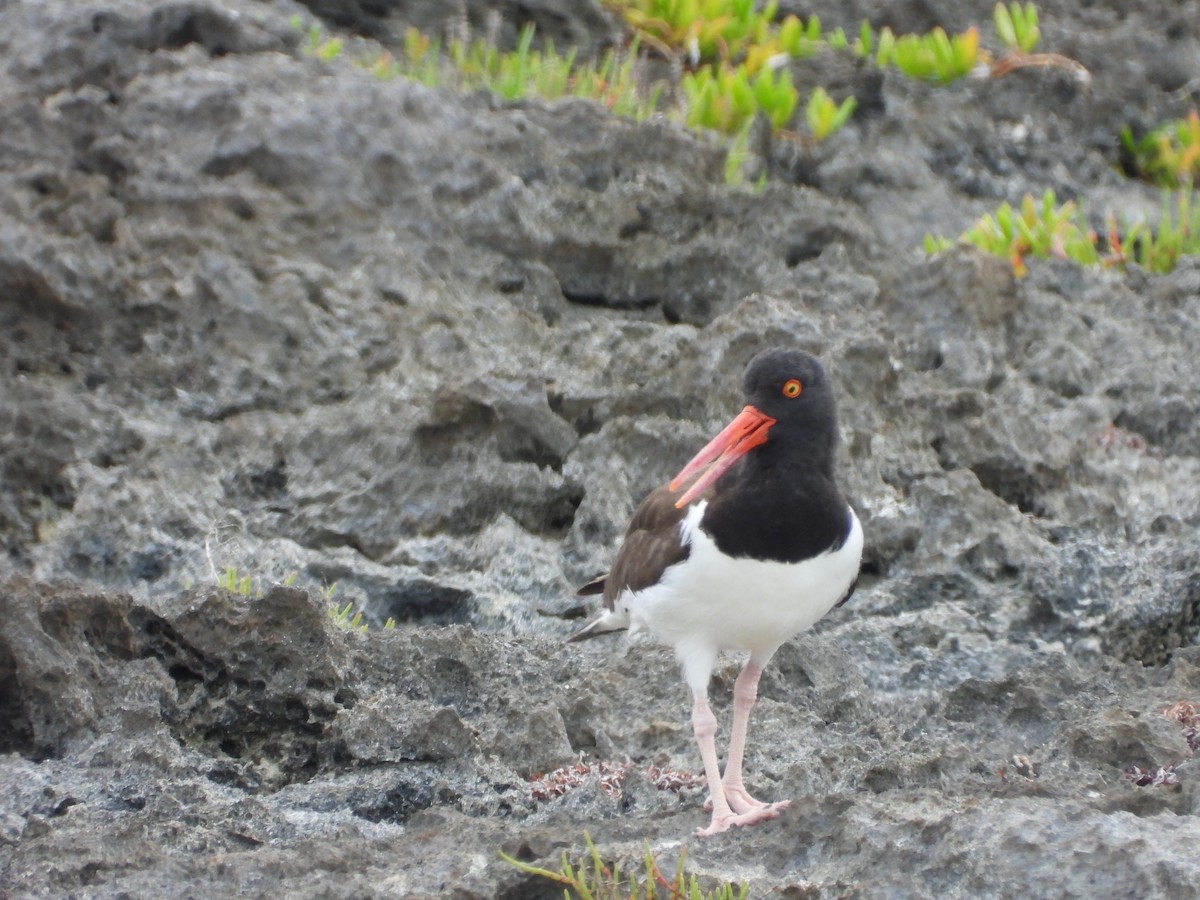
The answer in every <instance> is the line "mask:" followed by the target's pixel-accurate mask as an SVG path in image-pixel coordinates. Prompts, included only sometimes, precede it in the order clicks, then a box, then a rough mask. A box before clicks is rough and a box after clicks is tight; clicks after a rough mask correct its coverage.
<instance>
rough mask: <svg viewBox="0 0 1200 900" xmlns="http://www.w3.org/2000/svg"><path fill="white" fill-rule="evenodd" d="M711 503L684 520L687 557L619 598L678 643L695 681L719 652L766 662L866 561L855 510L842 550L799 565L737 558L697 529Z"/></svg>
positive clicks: (644, 624) (642, 621) (639, 624)
mask: <svg viewBox="0 0 1200 900" xmlns="http://www.w3.org/2000/svg"><path fill="white" fill-rule="evenodd" d="M705 506H706V504H705V503H697V504H696V505H694V506H693V507H692V508H691V509H690V510H689V511H688V515H687V518H686V519H684V521H683V523H682V524H681V526H680V527H681V529H682V533H683V536H684V539H685V540H689V539H690V541H691V553H690V554H689V556H688V558H687V560H686V561H684V562H683V563H680V564H678V565H675V566H672V567H671V568H669V569H668V570H667V571H666V572H665V573H664V575H663V578H662V580H661V581H660V582H659V583H658V584H656V585H654V586H653V587H650V588H646V589H645V590H642V591H626V592H624V593H623V594H622V595H621V597H620V598H618V603H619V604H621V605H625V606H626V607H627V609H628V611H629V615H630V619H631V622H632V625H633V627H634V628H635V629H637V628H645V629H646V630H647V631H649V632H650V633H651V634H653V635H655V636H656V637H657V638H659V639H660V640H662V641H664V642H666V643H668V644H671V645H673V646H674V647H675V649H676V652H677V654H678V655H679V658H680V661H681V662H682V663H683V665H684V668H685V671H686V672H687V674H688V679H689V681H692V680H693V678H698V677H700V669H706V671H705V672H704V674H703V678H704V680H705V681H707V678H708V671H710V670H711V665H712V661H713V660H715V658H716V654H717V652H718V651H720V650H744V651H749V652H750V653H752V654H753V655H754V657H756V658H757V659H758V660H759V662H760V663H765V662H766V659H768V658H769V657H770V656H771V654H772V653H774V652H775V650H776V649H778V648H779V646H780V645H781V644H783V643H784V642H785V641H787V640H789V639H791V638H792V637H795V636H796V635H797V634H799V633H800V632H802V631H805V630H807V629H808V628H811V627H812V626H813V624H814V623H816V621H817V620H818V619H820V618H821V617H822V616H824V615H825V614H826V613H827V612H829V610H830V609H832V608H833V607H834V605H835V604H836V603H837V602H838V601H839V600H840V599H842V597H844V596H845V594H846V591H847V590H848V589H849V587H850V585H851V584H852V583H853V582H854V579H855V577H857V575H858V569H859V563H860V561H861V559H862V547H863V532H862V526H861V525H860V524H859V522H858V517H857V516H855V515H854V513H853V512H851V513H850V516H851V519H852V521H851V529H850V534H849V536H848V537H847V538H846V541H845V542H844V543H843V544H842V546H841V547H839V548H838V549H837V550H834V551H831V552H828V553H824V554H822V555H821V556H818V557H815V558H813V559H809V560H804V561H803V562H799V563H779V562H764V561H761V560H754V559H746V558H742V559H731V558H729V557H727V556H725V555H724V554H722V553H719V552H718V551H717V548H716V545H715V544H714V543H713V540H712V538H710V537H709V536H708V535H706V534H704V532H702V531H701V530H700V528H699V522H700V519H701V517H702V516H703V515H704V507H705ZM705 659H707V664H706V663H705Z"/></svg>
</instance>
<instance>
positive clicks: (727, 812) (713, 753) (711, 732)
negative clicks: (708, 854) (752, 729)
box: [692, 670, 779, 836]
mask: <svg viewBox="0 0 1200 900" xmlns="http://www.w3.org/2000/svg"><path fill="white" fill-rule="evenodd" d="M760 671H761V670H760ZM735 723H736V717H735ZM692 728H693V729H694V730H695V732H696V743H697V744H698V745H699V747H700V758H701V759H702V760H704V774H705V776H707V778H708V785H709V790H710V792H711V794H712V797H711V805H712V822H710V823H709V826H708V827H707V828H702V829H700V830H699V831H697V832H696V834H697V835H701V836H705V835H710V834H719V833H720V832H722V831H725V830H727V829H728V828H729V826H730V825H750V824H752V823H754V822H758V821H761V820H762V819H773V818H775V816H777V815H779V813H778V812H776V811H775V807H774V806H766V805H764V804H759V806H758V807H757V808H754V807H751V808H745V809H737V810H735V809H731V808H730V802H729V801H728V800H727V799H726V795H725V784H724V783H723V782H722V780H721V768H720V765H719V764H718V762H717V742H716V737H717V717H716V716H714V715H713V712H712V709H711V708H710V707H709V705H708V696H707V691H705V690H693V705H692ZM742 730H743V740H742V744H743V745H744V744H745V734H744V732H745V726H744V723H743V729H742ZM740 765H741V763H740V762H739V768H740ZM738 783H739V784H740V783H741V776H740V775H739V777H738ZM742 793H743V794H744V793H745V790H744V789H743V790H742ZM755 802H757V801H755ZM739 805H740V800H739Z"/></svg>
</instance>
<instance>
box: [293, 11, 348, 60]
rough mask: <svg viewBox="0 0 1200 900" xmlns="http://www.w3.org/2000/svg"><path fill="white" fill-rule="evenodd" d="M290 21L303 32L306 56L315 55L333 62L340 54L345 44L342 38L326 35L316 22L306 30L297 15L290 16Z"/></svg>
mask: <svg viewBox="0 0 1200 900" xmlns="http://www.w3.org/2000/svg"><path fill="white" fill-rule="evenodd" d="M290 22H291V26H292V27H293V28H295V29H296V30H297V31H304V32H305V42H304V52H305V54H307V55H308V56H315V57H316V58H317V59H319V60H321V62H333V61H334V60H335V59H337V58H338V57H339V56H341V55H342V50H343V49H344V46H345V45H344V44H343V42H342V39H341V38H336V37H335V38H331V37H326V36H325V33H324V32H323V31H322V30H321V26H320V25H318V24H317V23H316V22H313V23H312V24H311V25H309V26H308V29H307V30H305V28H304V21H303V20H302V19H301V18H300V16H299V15H295V16H292V18H291V20H290Z"/></svg>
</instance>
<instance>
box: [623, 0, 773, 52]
mask: <svg viewBox="0 0 1200 900" xmlns="http://www.w3.org/2000/svg"><path fill="white" fill-rule="evenodd" d="M619 5H620V7H621V12H622V13H623V14H624V16H625V20H626V21H627V22H628V23H629V24H630V26H631V27H632V28H633V29H634V30H635V31H636V32H637V33H638V35H639V36H641V37H642V38H643V39H644V40H645V41H646V43H647V44H649V45H651V46H654V47H657V48H659V49H660V50H661V51H663V52H664V53H665V54H667V55H674V54H675V51H677V50H681V51H683V53H684V54H685V55H686V57H687V58H688V60H689V61H690V62H691V63H692V65H694V66H695V65H699V64H700V63H702V62H716V61H717V60H733V59H737V58H739V57H740V56H741V54H742V53H743V52H744V51H745V49H746V47H748V46H749V45H750V44H752V43H763V42H765V40H766V39H767V35H768V31H769V30H770V27H771V23H772V22H773V21H774V19H775V12H776V10H777V9H778V5H779V4H778V3H777V2H776V0H768V2H767V3H766V4H764V6H763V8H762V9H761V10H756V9H755V5H756V2H755V0H628V2H626V3H623V4H619Z"/></svg>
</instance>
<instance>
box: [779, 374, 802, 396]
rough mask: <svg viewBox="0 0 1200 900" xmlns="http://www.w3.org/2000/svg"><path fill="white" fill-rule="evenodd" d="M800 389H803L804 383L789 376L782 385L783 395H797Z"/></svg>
mask: <svg viewBox="0 0 1200 900" xmlns="http://www.w3.org/2000/svg"><path fill="white" fill-rule="evenodd" d="M802 390H804V385H802V384H801V383H800V380H799V379H797V378H789V379H788V380H787V382H786V383H785V384H784V386H783V396H785V397H789V398H791V397H799V396H800V392H801V391H802Z"/></svg>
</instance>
